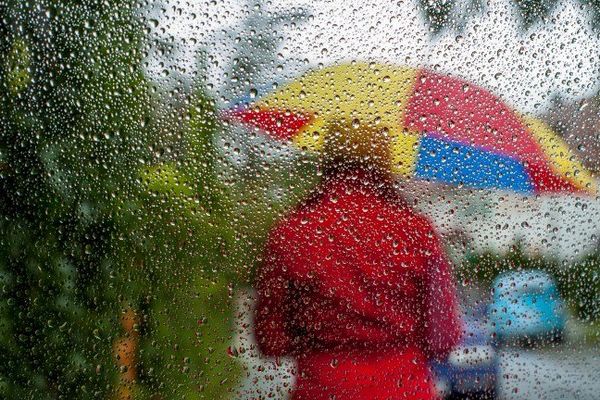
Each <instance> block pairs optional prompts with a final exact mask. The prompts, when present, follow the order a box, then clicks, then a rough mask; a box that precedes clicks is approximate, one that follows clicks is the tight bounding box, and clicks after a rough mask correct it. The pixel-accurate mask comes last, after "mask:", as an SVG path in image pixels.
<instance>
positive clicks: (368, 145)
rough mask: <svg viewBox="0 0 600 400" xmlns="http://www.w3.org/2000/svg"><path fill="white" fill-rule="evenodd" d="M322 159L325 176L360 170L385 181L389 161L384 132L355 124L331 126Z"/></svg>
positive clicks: (387, 144)
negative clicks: (380, 177)
mask: <svg viewBox="0 0 600 400" xmlns="http://www.w3.org/2000/svg"><path fill="white" fill-rule="evenodd" d="M322 157H323V166H324V168H323V169H324V173H325V175H326V176H328V175H333V174H336V173H338V172H344V171H348V170H352V169H362V170H365V171H368V172H372V173H373V174H375V175H379V176H382V177H389V175H390V170H391V169H390V167H391V157H390V138H389V134H388V131H387V129H385V128H379V127H377V126H370V125H362V124H358V123H353V124H345V123H335V124H331V125H330V126H329V129H328V132H327V135H326V136H325V142H324V146H323V156H322Z"/></svg>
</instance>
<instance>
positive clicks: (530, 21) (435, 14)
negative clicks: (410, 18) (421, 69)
mask: <svg viewBox="0 0 600 400" xmlns="http://www.w3.org/2000/svg"><path fill="white" fill-rule="evenodd" d="M514 3H515V6H516V9H517V10H518V14H517V17H518V18H519V19H520V20H521V23H522V27H523V29H524V30H527V29H529V28H530V27H531V26H533V25H534V24H535V23H536V22H539V21H542V22H543V21H544V20H545V19H546V18H547V17H548V16H549V15H550V14H551V13H552V11H554V9H555V8H556V7H557V6H558V5H559V4H560V3H561V2H560V0H514ZM578 3H580V4H581V6H582V7H585V8H587V9H588V10H589V12H590V23H592V24H596V23H598V22H599V21H600V1H598V0H591V1H587V0H578ZM419 4H420V6H421V9H422V10H423V14H424V15H425V18H426V19H427V21H428V23H429V25H430V27H431V31H432V32H434V33H439V32H441V31H442V30H443V29H444V28H453V29H460V28H461V27H462V25H463V24H464V21H465V20H466V19H468V18H469V16H472V15H475V14H479V13H481V12H482V10H484V8H485V2H484V1H482V0H461V1H450V0H419Z"/></svg>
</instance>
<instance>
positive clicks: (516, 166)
mask: <svg viewBox="0 0 600 400" xmlns="http://www.w3.org/2000/svg"><path fill="white" fill-rule="evenodd" d="M254 97H255V99H250V98H248V99H246V102H240V103H239V104H238V105H236V107H235V108H233V109H230V110H228V111H226V112H225V113H224V117H225V118H226V119H229V120H233V121H237V122H239V123H242V124H245V125H248V126H252V127H255V128H258V129H260V130H262V131H263V132H265V133H266V134H268V135H270V136H272V137H273V138H276V139H278V140H286V141H292V142H293V143H294V144H295V145H296V146H298V147H300V148H302V149H307V150H314V151H319V150H321V149H323V147H324V143H325V141H326V135H328V134H330V132H331V131H332V130H331V127H332V126H334V125H336V126H339V125H340V124H346V125H347V126H349V127H350V126H351V127H353V129H349V130H348V131H352V130H356V131H359V130H360V129H361V126H364V127H369V128H370V129H372V128H373V127H376V128H377V129H379V130H380V131H381V132H382V134H385V135H388V136H389V157H390V160H391V168H392V172H394V173H397V174H400V175H403V176H409V177H414V178H417V179H425V180H433V181H440V182H445V183H450V184H455V185H464V186H468V187H472V188H497V189H504V190H511V191H515V192H519V193H525V194H536V193H544V192H587V193H596V190H597V187H596V183H595V181H594V179H593V178H592V176H591V174H590V173H589V172H588V171H586V169H585V168H584V167H583V165H582V164H581V163H580V162H578V161H577V160H576V159H575V157H574V156H573V154H572V153H571V151H570V150H569V148H568V147H567V146H566V144H565V143H564V142H563V141H562V139H561V138H560V137H559V136H557V135H556V133H554V132H553V131H552V130H551V129H550V128H549V127H548V126H546V125H545V124H544V123H542V122H541V121H539V120H537V119H534V118H531V117H527V116H524V115H521V114H519V113H518V112H516V111H515V110H513V109H511V108H510V107H509V106H508V105H507V104H505V103H504V102H503V101H502V100H501V99H499V98H498V97H497V96H495V95H493V94H492V93H490V92H489V91H487V90H485V89H483V88H481V87H478V86H476V85H473V84H471V83H469V82H467V81H464V80H461V79H457V78H454V77H449V76H446V75H442V74H438V73H434V72H432V71H428V70H425V69H414V68H409V67H400V66H393V65H387V64H377V63H368V64H367V63H348V64H340V65H335V66H331V67H326V68H322V69H319V70H316V71H311V72H308V73H306V74H305V75H303V76H302V77H300V78H299V79H296V80H294V81H292V82H290V83H288V84H285V85H282V86H281V87H280V88H278V89H277V90H275V91H272V92H270V93H267V94H266V95H264V96H261V97H258V98H256V96H254Z"/></svg>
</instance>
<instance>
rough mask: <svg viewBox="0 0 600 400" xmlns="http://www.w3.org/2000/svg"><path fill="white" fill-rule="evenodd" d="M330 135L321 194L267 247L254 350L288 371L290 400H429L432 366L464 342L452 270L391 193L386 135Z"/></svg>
mask: <svg viewBox="0 0 600 400" xmlns="http://www.w3.org/2000/svg"><path fill="white" fill-rule="evenodd" d="M328 133H329V134H328V135H327V137H326V139H325V144H324V151H323V154H324V156H323V158H324V160H323V163H324V171H323V179H322V182H321V184H320V185H319V187H318V188H317V189H316V191H315V192H314V193H313V194H312V195H310V196H309V198H307V199H306V200H305V201H303V202H302V203H301V204H300V205H299V206H297V207H296V208H295V209H294V210H292V211H291V212H290V213H289V214H288V215H286V216H285V217H284V218H283V219H282V220H281V221H279V222H278V223H277V224H276V225H275V227H274V228H273V229H272V230H271V232H270V234H269V237H268V240H267V244H266V247H265V255H264V262H263V264H262V265H261V267H260V268H259V271H258V275H257V296H258V298H257V308H256V311H255V335H256V339H257V342H258V346H259V348H260V350H261V352H262V353H263V354H264V355H266V356H273V357H281V356H291V357H294V358H295V359H296V361H297V365H298V373H297V377H296V382H295V385H294V388H293V391H292V399H294V400H305V399H309V400H320V399H336V400H346V399H353V400H360V399H382V400H383V399H421V400H429V399H434V398H435V391H434V382H433V379H432V376H431V372H430V370H429V368H428V361H429V360H431V359H443V358H444V357H446V356H447V355H448V353H449V352H450V350H451V349H452V348H453V347H454V346H455V345H456V344H457V342H458V341H459V339H460V335H461V332H462V327H461V323H460V319H459V316H458V305H457V296H456V291H455V287H454V283H453V279H452V275H451V268H450V265H449V262H448V259H447V257H446V255H445V252H444V249H443V248H442V244H441V243H440V239H439V237H438V234H437V233H436V231H435V229H434V227H433V225H432V223H431V222H430V221H429V220H428V219H427V218H425V217H424V216H422V215H420V214H418V213H417V212H416V211H415V210H414V209H412V208H411V207H410V206H409V204H408V203H407V202H406V201H405V200H404V199H403V198H402V196H401V195H400V193H399V192H398V190H397V189H396V188H395V187H394V185H393V183H394V181H393V178H392V175H391V173H390V164H391V161H390V160H391V156H390V154H389V148H390V146H389V141H390V140H391V139H390V137H389V134H388V133H387V132H385V131H382V130H378V129H375V128H374V127H360V128H358V129H356V128H354V127H352V126H350V125H345V124H339V125H337V126H334V127H333V128H331V130H330V131H329V132H328Z"/></svg>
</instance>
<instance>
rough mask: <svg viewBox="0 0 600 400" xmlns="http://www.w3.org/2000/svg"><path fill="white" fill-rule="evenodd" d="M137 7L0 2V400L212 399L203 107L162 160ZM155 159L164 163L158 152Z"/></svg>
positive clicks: (226, 316)
mask: <svg viewBox="0 0 600 400" xmlns="http://www.w3.org/2000/svg"><path fill="white" fill-rule="evenodd" d="M134 7H135V3H134V2H131V3H124V2H120V1H110V0H106V1H105V0H102V1H100V0H98V1H96V0H88V1H81V2H73V1H50V0H40V1H33V2H21V1H7V2H3V5H2V6H0V101H1V104H2V105H1V107H0V185H1V189H0V280H1V282H2V294H1V295H0V296H1V300H2V301H1V302H0V349H1V351H2V353H3V358H2V360H1V361H0V397H4V398H35V399H45V398H48V399H55V398H78V399H85V398H107V397H113V396H117V397H121V398H127V397H128V396H134V397H136V398H137V397H140V398H149V397H151V396H152V397H153V398H156V396H158V398H173V397H177V398H221V397H223V393H224V392H225V391H226V390H227V389H228V387H229V386H230V385H231V384H232V383H233V382H234V381H235V379H232V377H234V376H235V373H236V365H235V362H234V360H232V359H231V358H230V356H229V355H228V352H227V346H228V345H229V341H230V340H229V339H230V337H229V335H230V332H229V330H230V328H229V325H230V315H231V311H230V307H229V306H228V305H229V303H228V302H229V297H230V292H231V290H230V287H229V283H230V282H232V280H233V278H231V276H229V275H226V274H224V273H223V272H222V271H223V267H224V266H225V265H226V262H225V261H224V260H225V257H226V255H227V248H228V246H229V244H228V243H230V242H231V234H230V233H229V232H230V228H229V223H228V221H227V220H226V219H225V217H224V214H223V209H224V208H223V207H222V206H221V205H220V204H221V202H222V201H223V196H224V192H222V191H221V189H222V188H220V187H219V185H218V181H217V179H216V177H215V175H214V173H215V172H214V165H213V164H214V157H215V153H214V151H213V149H212V144H213V142H212V140H213V135H214V133H215V132H216V128H217V126H216V124H215V121H214V105H213V103H212V102H211V101H210V100H209V99H207V98H206V96H204V95H203V94H202V92H201V91H199V92H198V93H197V94H196V95H195V97H194V98H193V99H192V101H191V103H188V104H192V105H193V106H192V107H191V109H190V110H188V111H187V112H184V113H183V114H185V121H187V122H185V123H182V124H181V127H182V128H181V129H182V131H180V132H179V133H176V134H174V135H171V136H172V137H178V138H180V140H179V141H180V142H181V143H178V144H179V145H181V146H182V147H184V149H185V150H184V151H181V152H179V153H178V154H177V155H176V156H172V157H171V158H170V159H169V158H168V157H162V156H161V155H160V154H158V155H157V154H156V153H157V149H164V148H165V147H168V145H169V143H167V144H165V143H162V142H161V133H162V132H161V131H160V129H157V127H158V125H159V124H158V123H157V121H156V120H155V119H156V116H155V114H154V113H153V109H154V99H153V98H152V95H151V93H152V90H150V88H149V85H148V83H147V82H146V80H145V77H144V75H143V73H142V70H141V59H142V54H141V49H142V48H143V36H142V34H141V33H142V32H143V27H142V26H141V25H140V24H139V22H138V19H137V18H136V17H135V12H136V10H135V8H134ZM158 153H161V152H160V151H159V152H158Z"/></svg>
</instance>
